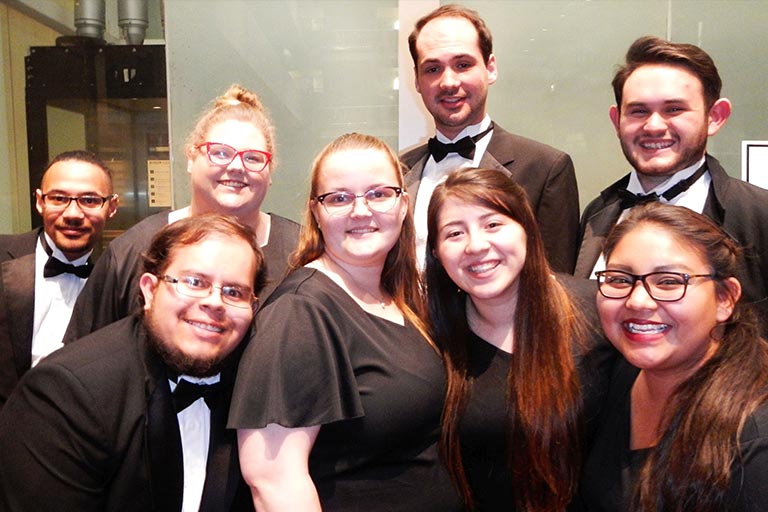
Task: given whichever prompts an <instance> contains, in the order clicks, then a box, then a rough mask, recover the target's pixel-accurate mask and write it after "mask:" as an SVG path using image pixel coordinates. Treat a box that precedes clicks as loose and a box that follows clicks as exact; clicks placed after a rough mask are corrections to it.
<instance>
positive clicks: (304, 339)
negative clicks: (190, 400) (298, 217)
mask: <svg viewBox="0 0 768 512" xmlns="http://www.w3.org/2000/svg"><path fill="white" fill-rule="evenodd" d="M444 388H445V377H444V372H443V367H442V363H441V361H440V358H439V357H438V355H437V353H436V352H435V351H434V350H433V349H432V348H431V347H430V346H429V345H428V344H427V342H426V341H425V340H424V338H423V337H422V336H421V335H420V334H419V332H418V331H417V330H416V329H415V328H414V327H413V326H412V325H409V324H406V325H405V326H401V325H398V324H396V323H393V322H390V321H388V320H385V319H382V318H379V317H377V316H375V315H371V314H369V313H366V312H365V311H364V310H363V309H362V308H360V306H359V305H358V304H357V303H356V302H355V301H354V300H353V299H352V298H351V297H350V296H349V295H348V294H347V293H346V292H344V291H343V290H342V289H341V288H340V287H339V286H338V285H336V283H334V282H333V281H332V280H331V279H329V278H328V277H327V276H325V275H324V274H323V273H322V272H320V271H317V270H313V269H308V268H300V269H298V270H296V271H294V272H293V273H292V274H291V275H289V276H288V277H287V278H286V279H285V281H283V283H282V284H281V285H280V286H279V287H278V288H277V290H275V292H274V293H273V294H272V296H271V297H270V300H269V302H268V304H267V305H265V307H264V308H263V309H262V310H261V311H259V314H258V315H257V318H256V328H255V334H254V335H253V337H252V338H251V341H250V343H249V345H248V347H247V349H246V351H245V354H244V355H243V359H242V362H241V365H240V367H239V369H238V378H237V382H236V384H235V391H234V394H233V399H232V408H231V411H230V417H229V425H228V426H229V427H230V428H261V427H264V426H266V425H267V424H270V423H277V424H280V425H283V426H285V427H294V428H295V427H305V426H312V425H322V428H321V429H320V433H319V435H318V437H317V439H316V441H315V444H314V446H313V448H312V451H311V453H310V458H309V468H310V474H311V476H312V479H313V481H314V484H315V486H316V488H317V491H318V495H319V497H320V502H321V504H322V507H323V510H325V511H340V510H342V511H344V510H349V511H355V512H357V511H361V510H365V511H367V512H370V511H388V512H389V511H392V510H397V511H414V512H416V511H419V512H422V511H441V512H442V511H451V510H460V509H461V505H460V502H459V500H458V497H457V496H456V494H455V491H454V490H453V488H452V486H451V483H450V479H449V477H448V475H447V472H446V471H445V469H444V467H443V466H442V464H440V462H439V458H438V454H437V440H438V432H439V421H440V414H441V410H442V405H443V395H444V392H445V389H444ZM255 390H257V391H255Z"/></svg>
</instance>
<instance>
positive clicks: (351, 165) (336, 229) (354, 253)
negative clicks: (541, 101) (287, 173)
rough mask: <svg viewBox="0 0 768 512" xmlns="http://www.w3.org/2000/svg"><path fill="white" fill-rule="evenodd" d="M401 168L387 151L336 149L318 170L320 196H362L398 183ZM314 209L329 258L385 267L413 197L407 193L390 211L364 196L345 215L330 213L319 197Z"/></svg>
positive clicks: (365, 265) (363, 265) (346, 263)
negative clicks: (377, 209)
mask: <svg viewBox="0 0 768 512" xmlns="http://www.w3.org/2000/svg"><path fill="white" fill-rule="evenodd" d="M398 172H399V170H398V169H397V168H396V167H395V166H394V164H393V162H392V160H391V159H390V157H389V155H387V154H386V153H385V152H384V151H380V150H377V149H346V150H340V151H336V152H334V153H331V154H329V155H328V156H327V157H326V158H325V159H324V160H323V162H322V164H321V167H320V168H319V171H318V177H317V191H318V195H320V194H326V193H328V192H341V191H343V192H349V193H352V194H355V195H360V194H364V193H365V192H367V191H368V190H371V189H373V188H376V187H381V186H394V187H396V186H398V179H397V173H398ZM310 208H311V210H312V214H313V215H314V218H315V220H316V221H317V223H318V225H319V227H320V230H321V232H322V236H323V242H324V244H325V255H326V256H328V257H330V258H332V259H333V260H334V261H335V262H336V263H337V264H340V265H343V266H346V265H351V266H356V267H370V266H383V265H384V261H385V260H386V258H387V254H388V253H389V251H390V250H391V249H392V247H394V246H395V244H396V243H397V241H398V240H399V238H400V230H401V229H402V226H403V220H404V219H405V215H406V213H407V211H408V195H407V194H406V193H405V191H403V193H402V195H401V196H400V197H399V198H398V199H397V202H396V203H395V205H394V206H393V207H392V209H391V210H389V211H386V212H375V211H371V210H370V209H369V208H368V207H367V206H366V204H365V201H364V200H363V198H357V199H356V200H355V202H354V205H353V207H352V210H351V211H350V212H349V213H346V214H344V215H330V214H329V213H328V212H327V211H326V209H325V208H324V207H323V205H321V204H319V203H318V202H317V201H312V202H311V203H310Z"/></svg>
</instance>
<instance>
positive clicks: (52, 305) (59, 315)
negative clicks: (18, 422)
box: [0, 151, 118, 407]
mask: <svg viewBox="0 0 768 512" xmlns="http://www.w3.org/2000/svg"><path fill="white" fill-rule="evenodd" d="M35 199H36V207H37V211H38V212H39V213H40V215H41V216H42V218H43V226H42V227H41V228H38V229H34V230H32V231H30V232H28V233H23V234H20V235H0V407H2V405H3V403H5V401H6V400H7V398H8V395H10V393H11V391H12V390H13V388H14V386H15V385H16V383H17V382H18V381H19V378H21V376H22V375H23V374H24V372H26V371H27V370H29V369H30V368H31V367H32V366H34V365H36V364H37V363H38V362H39V361H40V360H41V359H42V358H43V357H45V356H47V355H48V354H50V353H51V352H53V351H54V350H56V349H58V348H60V347H61V346H62V338H63V336H64V331H65V330H66V328H67V324H68V323H69V318H70V316H71V314H72V308H73V307H74V304H75V300H76V299H77V296H78V294H79V293H80V291H81V290H82V289H83V286H85V282H86V280H87V277H88V275H89V273H90V270H91V268H92V265H93V264H92V262H91V253H92V252H93V249H94V247H95V246H96V245H97V244H98V242H99V240H100V239H101V234H102V231H103V229H104V224H105V223H106V221H107V219H109V218H111V217H113V216H114V215H115V213H117V203H118V199H117V195H116V194H113V193H112V176H111V174H110V171H109V169H108V168H107V166H106V165H105V164H104V162H102V161H101V160H99V159H98V158H97V157H96V155H94V154H93V153H91V152H88V151H68V152H65V153H62V154H60V155H58V156H56V157H55V158H54V159H53V160H52V161H51V163H50V164H48V167H47V169H46V171H45V173H44V174H43V179H42V181H41V183H40V188H38V189H37V190H36V191H35Z"/></svg>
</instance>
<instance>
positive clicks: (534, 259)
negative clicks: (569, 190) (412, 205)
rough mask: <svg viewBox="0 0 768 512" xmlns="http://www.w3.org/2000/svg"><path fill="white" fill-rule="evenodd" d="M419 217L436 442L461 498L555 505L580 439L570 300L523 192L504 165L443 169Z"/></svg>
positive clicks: (491, 505)
mask: <svg viewBox="0 0 768 512" xmlns="http://www.w3.org/2000/svg"><path fill="white" fill-rule="evenodd" d="M428 223H429V236H428V240H427V267H426V283H427V295H428V309H429V320H430V325H431V332H432V335H433V338H434V339H435V341H436V343H438V344H439V345H440V346H441V348H442V350H443V354H444V358H445V366H446V368H447V374H448V377H447V378H448V390H447V396H446V402H445V408H444V411H443V433H442V448H443V454H444V457H445V460H446V462H447V464H448V468H449V471H450V473H451V475H452V477H453V480H454V482H455V484H456V486H457V487H458V489H459V490H460V491H461V494H462V495H463V497H464V500H465V502H466V504H467V506H468V507H469V508H476V509H477V510H483V511H486V510H506V511H511V510H521V511H523V510H524V511H554V510H563V509H564V508H565V506H566V505H567V504H568V503H569V502H570V500H571V498H572V496H573V493H574V491H575V489H576V483H577V479H578V472H579V462H580V457H581V447H582V445H581V443H582V433H583V429H582V427H583V425H582V423H583V422H582V420H583V413H582V411H583V403H582V400H583V399H582V394H581V389H580V379H579V375H578V374H577V363H576V360H575V358H574V354H576V355H580V354H581V353H582V350H583V349H584V348H585V347H586V346H587V340H586V333H587V330H586V329H585V326H584V324H583V320H582V316H581V314H580V312H579V311H578V310H579V309H580V308H581V306H578V305H577V303H576V302H574V300H573V299H572V298H571V296H570V294H569V292H568V291H567V290H566V286H564V282H563V281H562V280H561V278H560V277H557V278H555V276H553V274H552V272H551V270H550V267H549V265H548V264H547V259H546V256H545V254H544V249H543V244H542V240H541V235H540V234H539V230H538V227H537V225H536V221H535V219H534V217H533V213H532V212H531V208H530V206H529V205H528V201H527V199H526V197H525V193H524V191H523V190H522V189H521V188H520V187H519V186H518V185H517V184H515V183H514V182H513V181H512V180H511V179H510V178H509V177H507V176H506V175H504V174H502V173H500V172H498V171H494V170H487V169H485V170H483V169H474V170H462V171H460V172H455V173H452V174H450V175H449V176H448V178H447V179H446V180H445V182H443V183H442V184H440V185H438V186H437V188H436V189H435V192H434V194H433V196H432V199H431V201H430V204H429V211H428ZM564 279H566V280H567V282H568V283H576V281H575V280H574V279H573V278H571V279H567V278H564ZM582 284H583V285H587V282H586V280H584V282H583V283H582ZM593 289H594V288H592V290H593ZM590 302H591V303H592V304H594V301H591V300H590V301H588V302H586V303H585V305H584V307H586V308H587V309H588V307H589V303H590Z"/></svg>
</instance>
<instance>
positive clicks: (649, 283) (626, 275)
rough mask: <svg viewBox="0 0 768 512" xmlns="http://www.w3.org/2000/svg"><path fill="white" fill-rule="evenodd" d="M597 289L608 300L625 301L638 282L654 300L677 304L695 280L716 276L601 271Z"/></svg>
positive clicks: (596, 273) (682, 273)
mask: <svg viewBox="0 0 768 512" xmlns="http://www.w3.org/2000/svg"><path fill="white" fill-rule="evenodd" d="M595 276H597V288H598V290H599V291H600V295H602V296H603V297H605V298H606V299H625V298H627V297H629V296H630V295H631V294H632V292H633V291H634V289H635V285H636V284H637V282H638V281H640V282H641V283H643V287H644V288H645V291H646V292H648V295H650V296H651V298H652V299H654V300H658V301H661V302H675V301H678V300H680V299H682V298H683V297H685V292H686V291H687V290H688V284H689V282H690V280H691V279H694V278H707V279H714V278H715V275H714V274H686V273H685V272H649V273H648V274H642V275H638V274H632V273H631V272H625V271H623V270H601V271H598V272H595Z"/></svg>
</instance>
